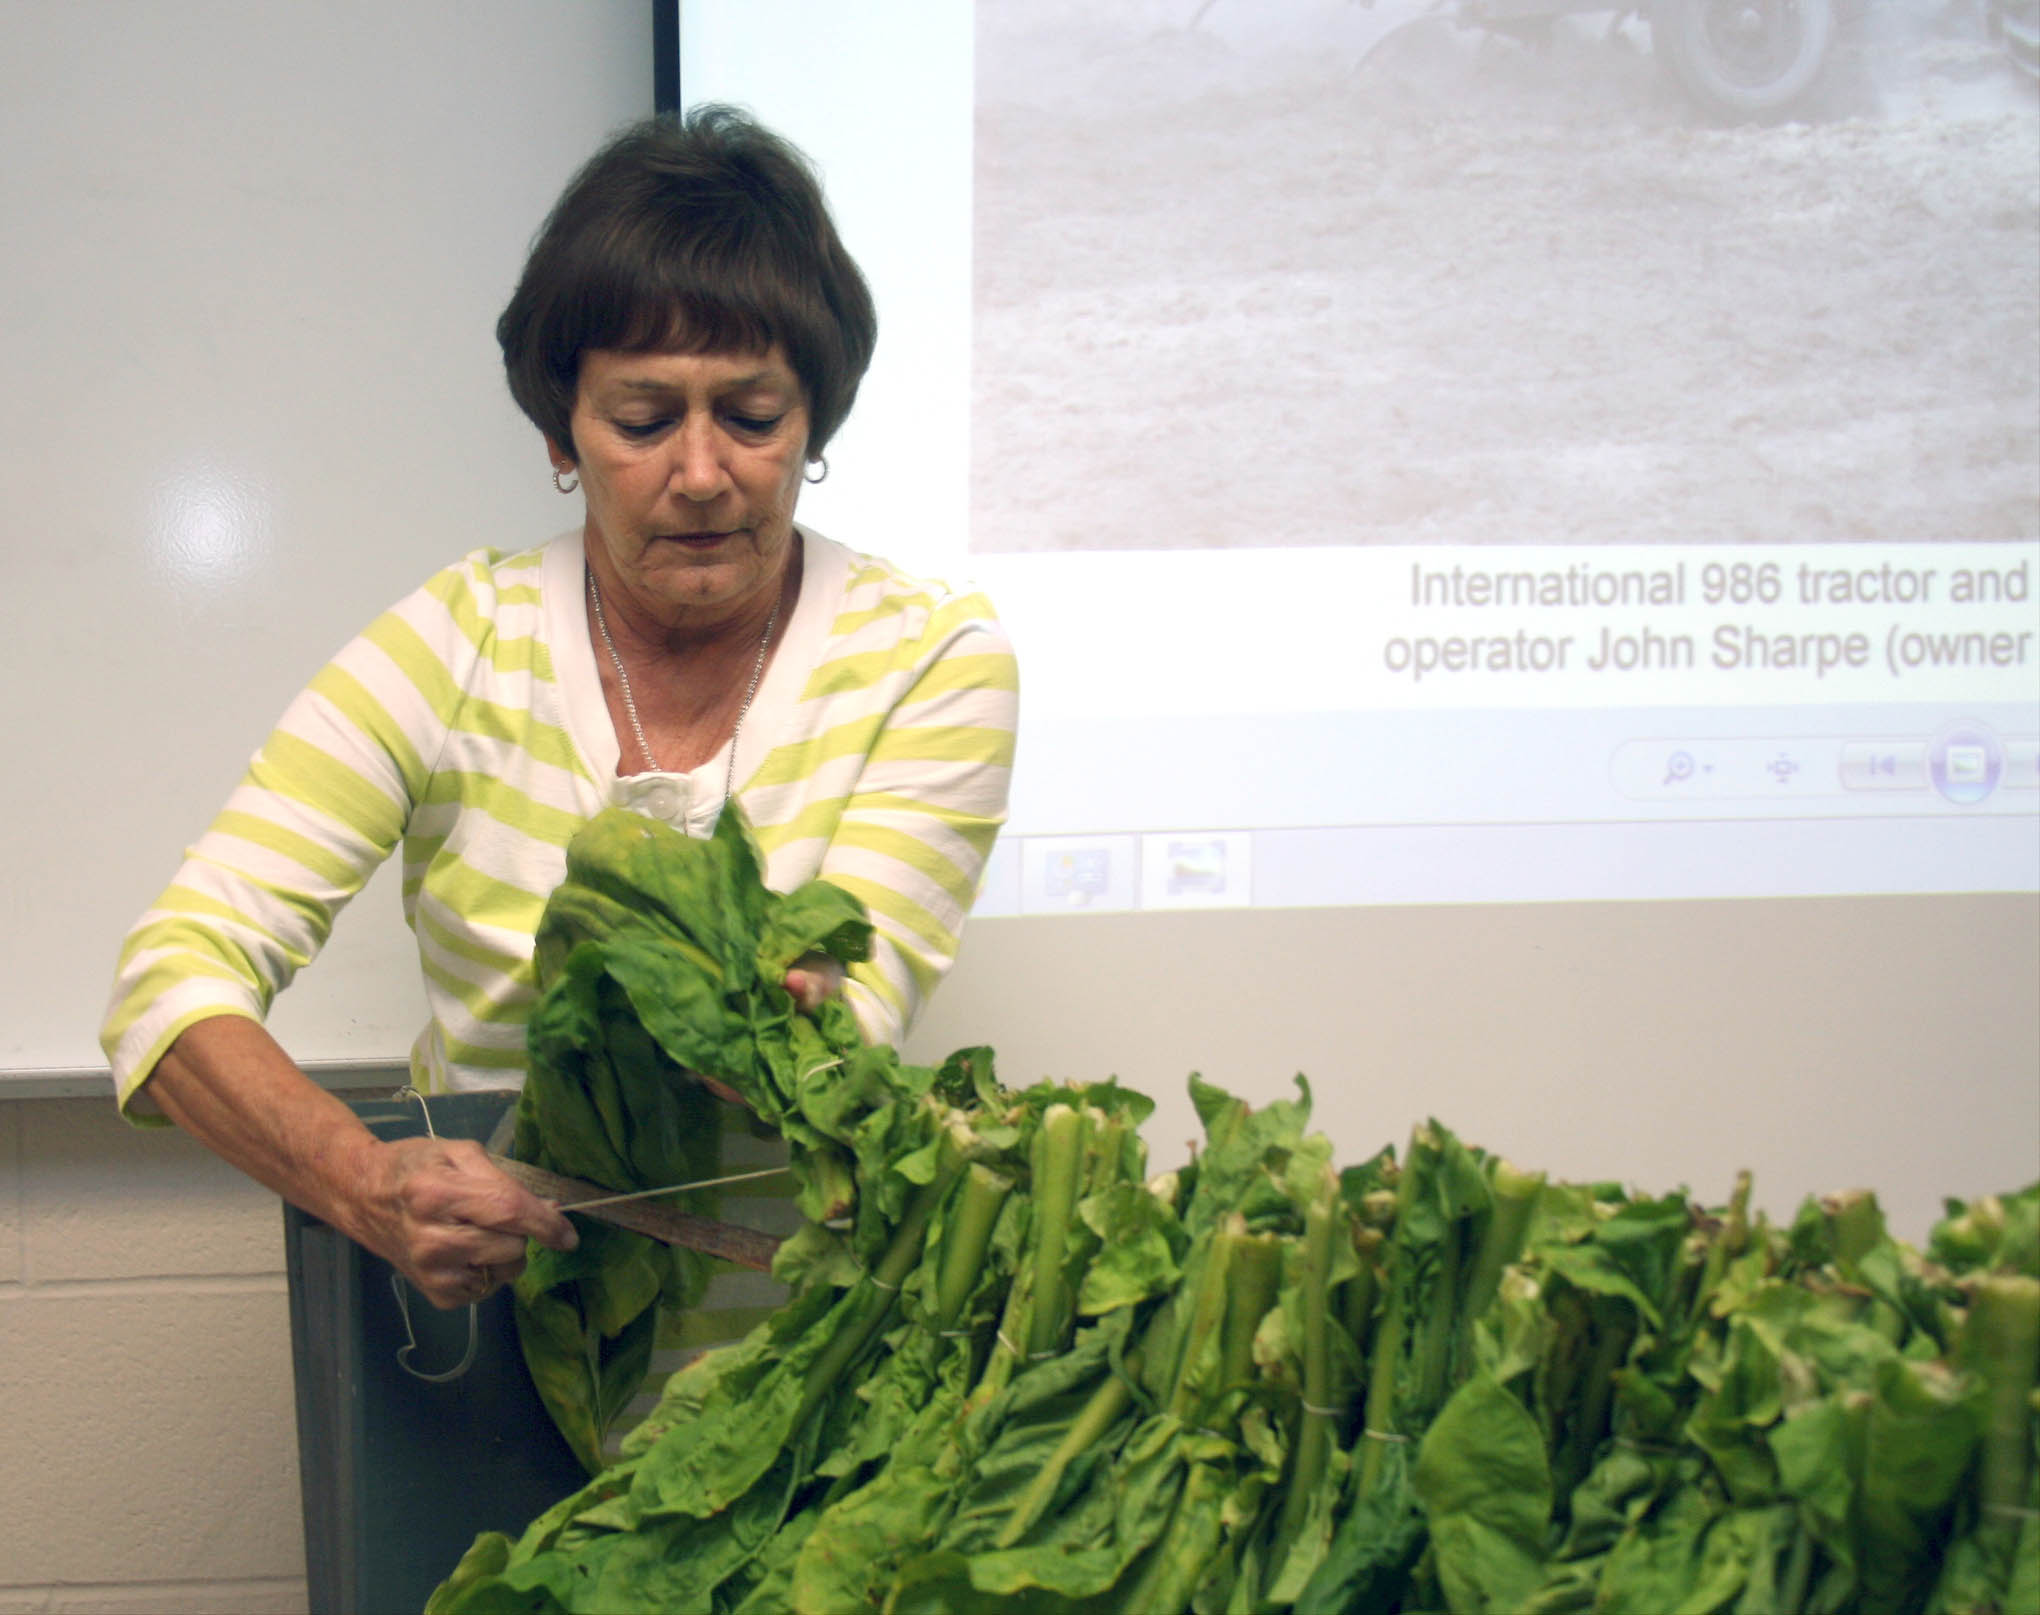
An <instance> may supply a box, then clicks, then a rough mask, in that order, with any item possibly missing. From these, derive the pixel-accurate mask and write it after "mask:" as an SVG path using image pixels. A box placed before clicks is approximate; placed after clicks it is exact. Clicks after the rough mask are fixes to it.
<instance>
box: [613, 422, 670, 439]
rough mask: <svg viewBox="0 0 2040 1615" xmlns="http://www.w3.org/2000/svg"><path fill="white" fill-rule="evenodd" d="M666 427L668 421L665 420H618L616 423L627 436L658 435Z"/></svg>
mask: <svg viewBox="0 0 2040 1615" xmlns="http://www.w3.org/2000/svg"><path fill="white" fill-rule="evenodd" d="M665 428H666V422H665V421H663V420H657V421H618V422H617V423H616V429H617V430H618V431H619V432H621V433H622V434H623V435H624V436H625V437H656V436H657V435H658V434H659V433H660V432H662V431H664V430H665Z"/></svg>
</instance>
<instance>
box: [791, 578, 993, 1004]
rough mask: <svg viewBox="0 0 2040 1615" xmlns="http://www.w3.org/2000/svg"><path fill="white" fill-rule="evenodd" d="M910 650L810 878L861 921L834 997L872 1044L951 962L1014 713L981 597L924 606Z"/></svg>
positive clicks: (986, 838)
mask: <svg viewBox="0 0 2040 1615" xmlns="http://www.w3.org/2000/svg"><path fill="white" fill-rule="evenodd" d="M903 648H908V647H903ZM910 649H911V656H910V658H909V660H910V665H911V669H912V671H911V675H910V676H909V677H908V678H906V679H904V680H903V681H902V684H901V688H900V691H899V694H898V698H897V699H896V700H895V701H894V702H893V703H892V705H891V707H890V709H889V710H888V711H887V713H886V715H885V719H884V722H883V724H882V726H881V727H880V728H879V730H878V733H877V735H876V737H875V738H874V740H873V741H872V744H871V747H870V751H869V753H868V755H867V756H866V758H865V761H864V765H863V768H862V770H861V771H860V773H859V775H858V777H857V781H856V785H855V788H854V789H853V790H852V791H851V792H850V794H849V797H848V799H847V800H846V801H845V802H844V804H843V809H842V815H841V818H840V819H839V820H838V822H837V824H836V827H835V833H834V834H833V835H832V836H831V838H830V842H829V847H828V850H827V852H826V853H825V854H824V855H823V859H822V866H821V870H820V873H821V875H822V877H823V878H824V879H826V880H830V881H833V882H835V883H836V884H837V885H839V886H842V887H843V888H845V889H846V890H848V891H850V892H852V893H854V894H855V895H856V896H857V897H859V898H861V899H862V900H863V902H864V904H865V906H866V908H867V909H868V910H869V911H870V913H871V918H872V923H873V930H874V944H875V945H874V951H873V957H872V958H871V959H870V960H869V961H867V962H866V963H863V964H860V965H856V966H853V967H852V968H851V970H850V973H849V975H850V979H849V983H848V986H847V989H846V990H847V996H848V1001H849V1003H850V1004H851V1006H852V1008H854V1009H855V1010H856V1012H857V1017H858V1021H859V1023H860V1024H861V1025H862V1027H863V1029H864V1033H865V1036H866V1038H867V1039H869V1040H870V1041H873V1042H897V1041H898V1040H899V1039H900V1038H901V1037H903V1036H904V1035H905V1033H906V1031H907V1029H908V1028H909V1027H910V1026H911V1025H912V1024H913V1022H914V1018H915V1016H916V1015H917V1014H918V1012H919V1010H920V1008H921V1005H922V1004H923V1003H924V1002H925V1001H926V1000H927V997H928V995H929V993H931V992H932V991H933V990H934V988H935V986H936V984H937V983H938V982H939V981H940V980H941V979H942V977H943V976H944V974H946V973H947V971H948V970H949V968H950V966H951V965H953V964H954V963H955V962H956V953H957V945H958V940H959V938H960V937H961V935H962V932H963V923H964V920H965V918H966V917H967V916H968V915H969V913H970V909H971V905H972V904H973V903H974V902H975V901H976V899H977V894H978V888H979V885H980V883H981V881H982V879H983V875H984V869H985V862H986V860H987V859H988V858H989V857H990V856H991V850H992V843H993V840H994V839H995V838H996V837H997V835H998V832H999V827H1000V825H1002V824H1003V823H1004V822H1005V818H1006V798H1007V793H1008V789H1009V786H1010V783H1011V777H1012V767H1013V744H1014V729H1015V726H1016V724H1017V722H1018V716H1019V679H1018V672H1017V668H1016V666H1015V662H1014V657H1013V650H1012V646H1011V645H1010V643H1009V642H1008V641H1007V639H1006V635H1005V632H1004V630H1003V629H1001V628H1000V627H999V624H998V621H997V619H996V618H995V617H994V616H993V615H992V611H991V608H990V606H989V605H988V604H987V603H986V601H985V600H984V599H983V597H982V596H977V595H971V596H965V597H961V598H955V599H950V600H947V601H943V602H941V603H940V604H938V605H937V606H936V607H935V609H933V610H931V611H930V612H928V614H927V617H926V622H925V625H924V626H923V628H922V631H921V633H920V635H919V636H918V640H917V641H916V642H913V643H912V644H911V647H910Z"/></svg>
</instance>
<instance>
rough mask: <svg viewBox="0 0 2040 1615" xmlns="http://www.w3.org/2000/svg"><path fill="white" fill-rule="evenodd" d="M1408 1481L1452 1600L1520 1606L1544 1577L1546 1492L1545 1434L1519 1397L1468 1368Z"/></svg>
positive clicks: (1456, 1605)
mask: <svg viewBox="0 0 2040 1615" xmlns="http://www.w3.org/2000/svg"><path fill="white" fill-rule="evenodd" d="M1411 1484H1412V1486H1413V1488H1414V1490H1415V1492H1416V1495H1417V1498H1418V1499H1419V1501H1421V1502H1422V1504H1423V1506H1424V1513H1425V1514H1426V1516H1427V1517H1428V1518H1429V1520H1430V1527H1431V1549H1432V1552H1433V1554H1434V1555H1435V1556H1436V1563H1437V1573H1438V1580H1439V1582H1440V1584H1441V1585H1442V1586H1443V1588H1444V1590H1445V1593H1446V1596H1447V1598H1448V1600H1449V1601H1450V1604H1451V1607H1452V1608H1453V1609H1454V1610H1463V1611H1466V1612H1468V1615H1476V1612H1480V1611H1490V1610H1491V1611H1496V1612H1498V1615H1506V1612H1509V1611H1513V1610H1516V1609H1519V1608H1520V1607H1521V1606H1522V1605H1523V1603H1524V1602H1525V1600H1526V1599H1527V1598H1528V1596H1529V1594H1530V1593H1531V1591H1532V1590H1533V1589H1534V1588H1535V1587H1536V1586H1537V1584H1538V1583H1539V1582H1540V1581H1541V1580H1542V1579H1543V1575H1544V1537H1545V1531H1546V1527H1547V1526H1548V1525H1549V1523H1550V1519H1551V1501H1552V1493H1551V1470H1550V1466H1549V1464H1548V1463H1547V1462H1546V1459H1545V1455H1544V1438H1543V1436H1542V1434H1541V1433H1540V1432H1539V1430H1538V1428H1537V1421H1536V1420H1535V1419H1533V1418H1531V1416H1530V1414H1529V1412H1528V1410H1527V1409H1525V1408H1524V1406H1523V1404H1522V1403H1521V1402H1519V1401H1517V1400H1516V1398H1515V1397H1514V1396H1512V1395H1510V1394H1509V1392H1508V1391H1507V1390H1506V1389H1505V1388H1504V1387H1503V1386H1501V1385H1500V1384H1499V1383H1497V1382H1496V1381H1495V1380H1494V1379H1493V1378H1492V1377H1490V1376H1489V1375H1486V1374H1476V1375H1475V1376H1474V1377H1473V1378H1472V1379H1469V1380H1468V1381H1467V1382H1466V1383H1465V1384H1464V1385H1462V1386H1461V1387H1460V1388H1459V1389H1458V1390H1457V1391H1455V1392H1454V1393H1453V1394H1452V1397H1451V1399H1450V1400H1449V1401H1447V1402H1446V1404H1445V1406H1444V1407H1443V1408H1441V1409H1440V1410H1439V1413H1438V1417H1437V1418H1436V1419H1435V1420H1433V1421H1432V1424H1431V1428H1430V1430H1429V1431H1428V1432H1427V1433H1426V1434H1425V1436H1424V1440H1423V1444H1422V1445H1421V1446H1420V1447H1419V1448H1418V1451H1417V1462H1416V1468H1415V1470H1414V1471H1413V1473H1412V1476H1411Z"/></svg>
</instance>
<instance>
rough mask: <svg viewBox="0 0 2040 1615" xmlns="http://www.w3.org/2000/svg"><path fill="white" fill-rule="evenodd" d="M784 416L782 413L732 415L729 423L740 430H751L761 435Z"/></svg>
mask: <svg viewBox="0 0 2040 1615" xmlns="http://www.w3.org/2000/svg"><path fill="white" fill-rule="evenodd" d="M785 418H786V417H785V416H783V415H732V416H730V417H729V423H730V425H732V426H734V427H735V428H736V429H737V430H738V431H740V432H751V433H755V434H756V435H758V436H760V437H762V436H764V434H765V433H767V432H769V431H771V430H772V428H773V427H775V426H777V425H778V424H779V423H780V422H781V421H782V420H784V419H785Z"/></svg>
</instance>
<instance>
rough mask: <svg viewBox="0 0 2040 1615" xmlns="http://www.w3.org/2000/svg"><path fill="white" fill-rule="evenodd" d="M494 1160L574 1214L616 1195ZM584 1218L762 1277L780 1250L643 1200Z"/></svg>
mask: <svg viewBox="0 0 2040 1615" xmlns="http://www.w3.org/2000/svg"><path fill="white" fill-rule="evenodd" d="M489 1159H490V1161H491V1162H493V1163H494V1164H495V1165H496V1167H497V1168H498V1169H500V1170H501V1171H502V1172H504V1173H505V1174H506V1175H508V1176H509V1177H512V1178H515V1179H516V1180H517V1181H518V1182H519V1183H521V1184H523V1185H524V1187H525V1188H527V1189H529V1190H530V1191H531V1192H532V1193H533V1194H537V1195H543V1196H544V1197H545V1198H546V1199H548V1200H551V1201H554V1202H556V1203H557V1204H558V1206H559V1208H560V1210H562V1211H572V1210H573V1209H574V1206H575V1202H576V1201H580V1200H601V1199H606V1198H607V1197H608V1196H609V1195H610V1194H611V1193H612V1192H613V1191H612V1190H609V1189H605V1188H603V1187H602V1185H600V1184H599V1183H589V1182H586V1181H585V1180H583V1179H581V1178H565V1177H561V1176H560V1175H559V1173H557V1172H548V1171H546V1170H545V1168H543V1167H538V1166H530V1165H527V1164H526V1163H525V1162H523V1161H513V1160H511V1159H510V1158H509V1157H508V1156H506V1155H497V1154H495V1153H493V1152H491V1154H490V1156H489ZM582 1215H583V1216H585V1217H594V1218H597V1219H599V1220H600V1221H602V1222H606V1223H613V1224H615V1226H617V1227H618V1228H628V1229H629V1230H630V1231H631V1232H632V1233H634V1234H645V1235H647V1236H649V1237H650V1238H652V1239H657V1240H663V1241H664V1242H665V1243H666V1244H668V1245H678V1246H680V1247H681V1248H682V1249H684V1250H691V1251H700V1252H702V1253H703V1254H704V1255H707V1256H720V1257H721V1258H722V1259H723V1260H724V1261H726V1262H734V1263H736V1264H737V1266H739V1267H748V1268H751V1269H753V1270H754V1271H756V1272H759V1273H769V1272H771V1271H772V1253H773V1252H774V1251H776V1250H778V1249H779V1241H778V1240H777V1239H776V1238H774V1237H773V1236H772V1235H771V1234H761V1233H759V1232H758V1231H757V1229H755V1228H739V1227H738V1226H737V1225H736V1224H735V1223H727V1222H717V1221H715V1220H714V1219H713V1218H711V1217H694V1216H689V1215H688V1214H687V1213H686V1212H684V1211H675V1210H673V1209H672V1208H671V1207H669V1206H655V1205H649V1204H647V1203H646V1202H644V1201H642V1200H638V1201H626V1202H624V1203H623V1204H621V1205H612V1206H592V1207H590V1208H589V1209H588V1210H587V1211H585V1212H583V1213H582Z"/></svg>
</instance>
